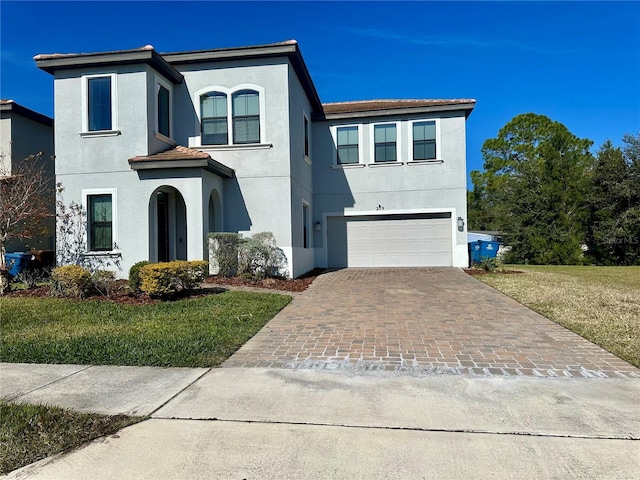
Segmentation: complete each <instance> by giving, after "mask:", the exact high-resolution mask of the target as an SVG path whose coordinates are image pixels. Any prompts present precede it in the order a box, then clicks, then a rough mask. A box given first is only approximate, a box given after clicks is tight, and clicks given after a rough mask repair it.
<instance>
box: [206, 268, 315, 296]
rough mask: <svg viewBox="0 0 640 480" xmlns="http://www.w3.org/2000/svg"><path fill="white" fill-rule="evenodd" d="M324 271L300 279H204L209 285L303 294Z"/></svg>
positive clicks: (309, 273)
mask: <svg viewBox="0 0 640 480" xmlns="http://www.w3.org/2000/svg"><path fill="white" fill-rule="evenodd" d="M324 271H325V269H323V268H316V269H313V270H311V271H310V272H308V273H307V274H305V275H303V276H302V277H300V278H293V279H288V278H265V279H264V280H252V279H250V278H243V277H231V278H224V277H218V276H213V277H208V278H206V279H205V281H204V282H205V283H211V284H215V285H221V286H224V285H231V286H235V287H254V288H268V289H270V290H280V291H285V292H303V291H304V290H306V289H307V288H308V287H309V285H311V284H312V283H313V281H314V280H315V279H316V278H317V277H318V275H320V274H321V273H323V272H324Z"/></svg>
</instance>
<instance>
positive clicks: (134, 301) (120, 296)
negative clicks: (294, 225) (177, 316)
mask: <svg viewBox="0 0 640 480" xmlns="http://www.w3.org/2000/svg"><path fill="white" fill-rule="evenodd" d="M322 272H324V269H320V268H316V269H315V270H312V271H311V272H309V273H307V274H306V275H304V276H303V277H301V278H295V279H285V278H267V279H264V280H252V279H248V278H242V277H231V278H222V277H217V276H213V277H208V278H206V279H205V283H207V284H213V285H220V287H221V288H215V287H214V288H200V289H197V290H192V291H190V292H184V293H183V292H179V293H178V294H177V295H175V296H173V297H172V298H170V299H169V300H181V299H183V298H200V297H204V296H206V295H213V294H216V293H221V292H224V291H225V290H224V288H222V287H224V286H237V287H254V288H256V287H257V288H265V289H269V290H279V291H285V292H302V291H304V290H306V289H307V288H308V287H309V285H311V283H313V281H314V280H315V279H316V277H317V276H318V275H320V274H321V273H322ZM128 285H129V282H128V281H127V280H116V282H115V285H114V287H113V290H112V291H111V294H110V295H109V296H100V295H93V296H90V297H86V298H84V299H83V300H103V301H109V302H114V303H118V304H122V305H153V304H156V303H161V302H162V300H158V299H157V298H151V297H150V296H149V295H144V294H135V293H132V292H130V291H129V286H128ZM5 295H6V296H7V297H36V298H43V297H50V296H51V294H50V289H49V286H48V285H45V286H42V287H36V288H31V289H24V290H13V291H11V292H7V293H6V294H5Z"/></svg>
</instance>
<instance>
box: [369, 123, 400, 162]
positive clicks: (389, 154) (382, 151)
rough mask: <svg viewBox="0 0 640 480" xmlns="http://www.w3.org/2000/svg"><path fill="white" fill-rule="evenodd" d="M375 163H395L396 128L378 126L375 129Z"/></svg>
mask: <svg viewBox="0 0 640 480" xmlns="http://www.w3.org/2000/svg"><path fill="white" fill-rule="evenodd" d="M374 138H375V152H374V154H375V161H376V162H395V161H396V160H397V156H396V126H395V125H376V126H375V127H374Z"/></svg>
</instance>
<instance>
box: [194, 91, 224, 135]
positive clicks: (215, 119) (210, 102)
mask: <svg viewBox="0 0 640 480" xmlns="http://www.w3.org/2000/svg"><path fill="white" fill-rule="evenodd" d="M200 120H201V123H200V128H201V142H202V144H203V145H226V144H228V143H229V133H228V132H229V125H228V119H227V95H226V94H224V93H221V92H207V93H205V94H203V95H200Z"/></svg>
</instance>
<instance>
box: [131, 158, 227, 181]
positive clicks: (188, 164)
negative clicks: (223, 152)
mask: <svg viewBox="0 0 640 480" xmlns="http://www.w3.org/2000/svg"><path fill="white" fill-rule="evenodd" d="M129 166H130V167H131V170H135V171H138V170H160V169H170V168H204V169H205V170H207V171H208V172H211V173H215V174H216V175H218V176H220V177H223V178H233V176H234V171H233V169H232V168H229V167H227V166H226V165H223V164H221V163H220V162H216V161H215V160H213V159H212V158H196V159H184V160H136V159H135V158H131V159H129Z"/></svg>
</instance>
